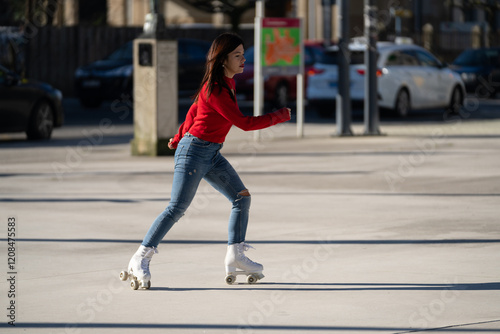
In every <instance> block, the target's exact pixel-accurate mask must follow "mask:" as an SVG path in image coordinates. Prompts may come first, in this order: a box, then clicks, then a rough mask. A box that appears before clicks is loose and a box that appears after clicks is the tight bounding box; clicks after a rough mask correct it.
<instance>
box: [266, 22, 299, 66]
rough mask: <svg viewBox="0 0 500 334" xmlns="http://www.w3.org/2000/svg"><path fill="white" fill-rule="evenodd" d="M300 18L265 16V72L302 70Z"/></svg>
mask: <svg viewBox="0 0 500 334" xmlns="http://www.w3.org/2000/svg"><path fill="white" fill-rule="evenodd" d="M300 23H301V22H300V19H296V18H271V17H267V18H263V19H262V39H261V41H262V42H261V43H262V44H261V52H262V53H261V55H262V56H261V65H262V68H263V73H264V74H274V73H280V74H289V75H296V74H298V73H299V72H300V64H301V62H302V59H301V57H302V55H301V40H300V39H301V31H300Z"/></svg>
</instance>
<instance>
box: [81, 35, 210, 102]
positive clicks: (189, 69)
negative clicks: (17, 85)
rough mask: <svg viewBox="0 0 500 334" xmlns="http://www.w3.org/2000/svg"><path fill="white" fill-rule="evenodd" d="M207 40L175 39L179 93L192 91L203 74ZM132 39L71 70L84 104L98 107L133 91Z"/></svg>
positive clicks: (194, 90)
mask: <svg viewBox="0 0 500 334" xmlns="http://www.w3.org/2000/svg"><path fill="white" fill-rule="evenodd" d="M209 48H210V43H209V42H206V41H201V40H196V39H179V40H178V52H179V55H178V57H179V64H178V75H179V84H178V87H179V92H180V93H181V94H187V95H189V94H194V93H195V92H196V89H197V88H198V86H199V84H200V82H201V80H202V78H203V74H204V70H205V61H206V55H207V52H208V49H209ZM133 70H134V65H133V41H130V42H127V43H125V44H124V45H122V46H121V47H120V48H118V49H117V50H116V51H114V52H113V53H111V54H110V55H109V56H108V57H106V58H104V59H102V60H98V61H96V62H94V63H91V64H89V65H86V66H83V67H80V68H78V69H77V70H76V72H75V89H76V94H77V96H78V98H79V99H80V102H81V103H82V105H83V106H85V107H89V108H92V107H94V108H95V107H98V106H99V105H100V104H101V103H102V101H104V100H113V99H117V98H120V97H121V95H122V94H128V95H130V96H132V92H133V82H134V80H133Z"/></svg>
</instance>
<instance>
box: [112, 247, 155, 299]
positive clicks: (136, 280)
mask: <svg viewBox="0 0 500 334" xmlns="http://www.w3.org/2000/svg"><path fill="white" fill-rule="evenodd" d="M156 253H158V249H157V248H156V247H145V246H143V245H141V246H140V247H139V249H138V250H137V252H135V254H134V255H133V256H132V259H130V262H129V264H128V270H127V271H122V272H121V273H120V279H121V280H122V281H126V280H127V279H128V278H130V287H131V288H132V289H133V290H137V289H139V287H140V288H142V289H149V288H150V287H151V272H150V271H149V262H151V258H152V257H153V255H154V254H156Z"/></svg>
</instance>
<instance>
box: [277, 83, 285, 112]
mask: <svg viewBox="0 0 500 334" xmlns="http://www.w3.org/2000/svg"><path fill="white" fill-rule="evenodd" d="M275 96H276V106H277V107H278V108H283V107H286V106H287V104H288V86H287V85H286V84H284V83H281V84H279V85H278V87H277V88H276V92H275Z"/></svg>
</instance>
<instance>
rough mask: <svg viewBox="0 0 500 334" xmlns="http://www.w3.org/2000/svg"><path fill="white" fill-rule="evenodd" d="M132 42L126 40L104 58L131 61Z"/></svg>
mask: <svg viewBox="0 0 500 334" xmlns="http://www.w3.org/2000/svg"><path fill="white" fill-rule="evenodd" d="M133 46H134V45H133V44H132V42H128V43H126V44H124V45H122V46H121V47H119V48H118V49H117V50H116V51H114V52H113V53H112V54H110V55H109V56H108V57H107V58H106V59H109V60H130V61H132V56H133V51H132V48H133Z"/></svg>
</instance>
